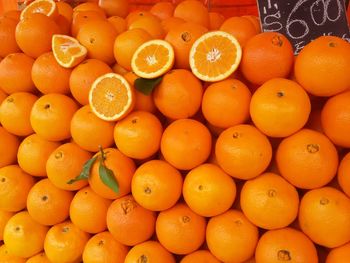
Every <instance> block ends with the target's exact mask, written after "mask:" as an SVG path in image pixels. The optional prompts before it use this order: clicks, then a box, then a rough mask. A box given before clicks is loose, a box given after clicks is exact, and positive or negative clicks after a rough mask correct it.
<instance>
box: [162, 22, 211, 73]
mask: <svg viewBox="0 0 350 263" xmlns="http://www.w3.org/2000/svg"><path fill="white" fill-rule="evenodd" d="M176 23H178V22H177V21H176ZM207 31H208V29H207V28H205V27H203V26H202V25H199V24H195V23H190V22H187V23H180V24H178V25H176V26H174V27H173V28H172V29H170V30H169V31H168V33H167V34H166V36H165V40H166V41H168V42H169V43H170V44H171V45H172V46H173V48H174V52H175V68H182V69H190V62H189V55H190V50H191V47H192V45H193V44H194V42H195V41H196V40H197V39H198V38H199V37H201V36H202V35H203V34H204V33H206V32H207Z"/></svg>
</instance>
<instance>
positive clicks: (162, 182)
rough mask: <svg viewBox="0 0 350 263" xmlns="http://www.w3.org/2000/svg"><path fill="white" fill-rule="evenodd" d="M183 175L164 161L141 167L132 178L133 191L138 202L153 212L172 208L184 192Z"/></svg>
mask: <svg viewBox="0 0 350 263" xmlns="http://www.w3.org/2000/svg"><path fill="white" fill-rule="evenodd" d="M182 182H183V179H182V176H181V173H180V172H179V171H178V170H176V169H175V168H174V167H172V166H171V165H170V164H168V163H167V162H165V161H163V160H151V161H148V162H145V163H143V164H142V165H140V166H139V167H138V168H137V169H136V171H135V173H134V176H133V177H132V182H131V191H132V195H133V197H134V198H135V200H136V202H137V203H138V204H140V205H141V206H142V207H144V208H146V209H149V210H152V211H163V210H166V209H169V208H171V207H172V206H174V205H175V204H176V202H177V201H178V200H179V198H180V196H181V192H182Z"/></svg>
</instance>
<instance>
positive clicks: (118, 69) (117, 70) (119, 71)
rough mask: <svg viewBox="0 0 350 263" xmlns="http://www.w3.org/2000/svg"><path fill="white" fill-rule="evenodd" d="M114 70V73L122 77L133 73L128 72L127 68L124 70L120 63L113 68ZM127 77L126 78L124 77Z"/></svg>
mask: <svg viewBox="0 0 350 263" xmlns="http://www.w3.org/2000/svg"><path fill="white" fill-rule="evenodd" d="M112 70H113V72H114V73H117V74H119V75H122V76H124V75H125V74H127V73H132V72H131V71H127V70H126V69H125V68H123V67H122V66H120V65H119V64H118V63H115V64H114V65H113V66H112ZM124 77H125V76H124Z"/></svg>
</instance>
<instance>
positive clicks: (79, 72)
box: [69, 59, 112, 105]
mask: <svg viewBox="0 0 350 263" xmlns="http://www.w3.org/2000/svg"><path fill="white" fill-rule="evenodd" d="M111 72H112V69H111V68H110V67H109V66H108V65H107V64H106V63H104V62H102V61H100V60H97V59H87V60H85V61H83V62H82V63H80V64H79V65H78V66H76V67H75V68H74V69H73V71H72V73H71V74H70V78H69V87H70V91H71V93H72V95H73V97H74V98H75V99H76V100H77V101H78V102H79V103H80V104H81V105H87V104H89V91H90V88H91V84H92V83H93V82H94V81H95V80H96V79H97V78H98V77H100V76H102V75H103V74H106V73H111Z"/></svg>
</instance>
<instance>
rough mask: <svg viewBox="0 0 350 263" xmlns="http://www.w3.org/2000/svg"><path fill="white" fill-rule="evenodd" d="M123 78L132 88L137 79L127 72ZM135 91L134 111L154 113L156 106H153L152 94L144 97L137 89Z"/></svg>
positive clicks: (133, 74)
mask: <svg viewBox="0 0 350 263" xmlns="http://www.w3.org/2000/svg"><path fill="white" fill-rule="evenodd" d="M124 78H125V79H126V80H127V81H128V82H129V84H130V85H131V86H134V82H135V80H136V79H137V78H138V77H137V76H136V75H135V73H133V72H128V73H126V74H125V75H124ZM134 91H135V106H134V111H148V112H151V113H155V112H156V111H157V108H156V105H155V104H154V100H153V96H152V94H149V95H145V94H144V93H142V92H141V91H138V90H137V89H135V90H134Z"/></svg>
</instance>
